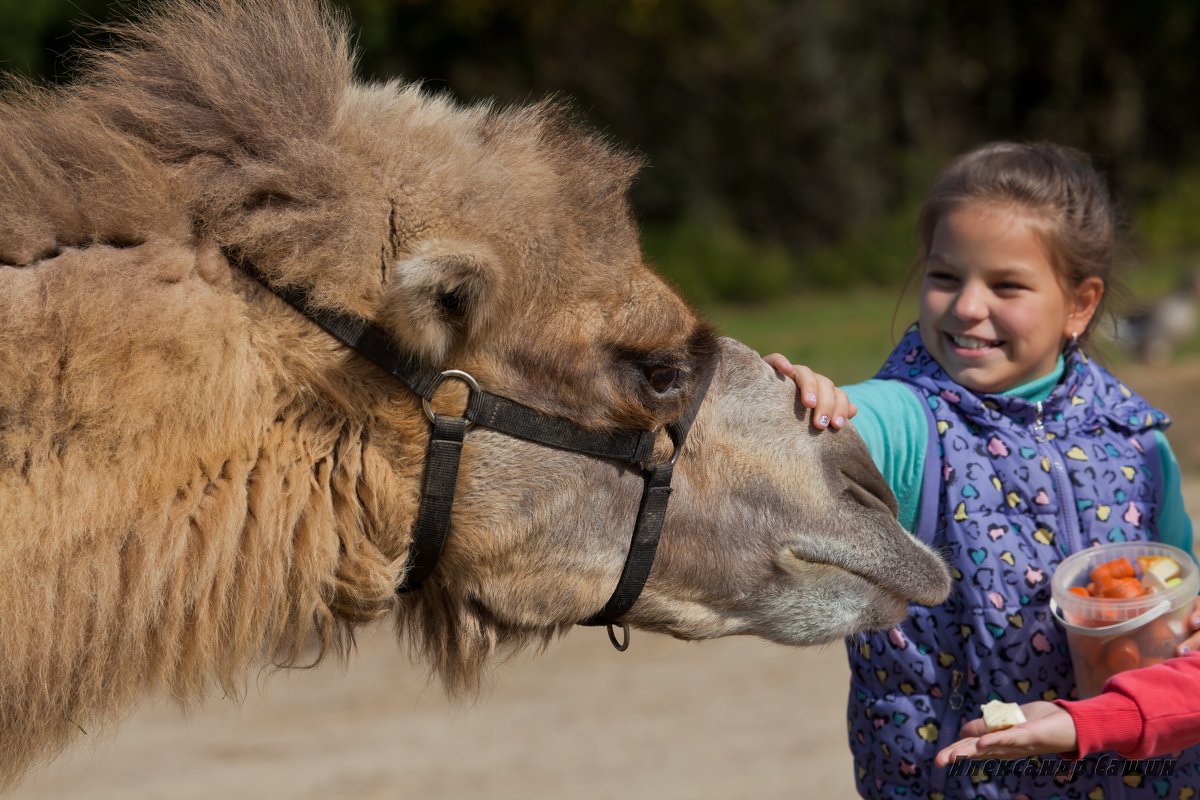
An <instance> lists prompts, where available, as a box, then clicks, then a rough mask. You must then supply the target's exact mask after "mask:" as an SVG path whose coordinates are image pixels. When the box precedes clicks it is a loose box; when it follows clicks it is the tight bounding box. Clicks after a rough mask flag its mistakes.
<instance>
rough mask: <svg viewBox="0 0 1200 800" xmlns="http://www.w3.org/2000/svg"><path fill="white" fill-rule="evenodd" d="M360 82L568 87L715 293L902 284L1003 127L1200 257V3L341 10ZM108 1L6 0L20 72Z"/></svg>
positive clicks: (1151, 250) (562, 1)
mask: <svg viewBox="0 0 1200 800" xmlns="http://www.w3.org/2000/svg"><path fill="white" fill-rule="evenodd" d="M341 5H343V6H344V7H345V8H346V9H347V10H348V12H349V13H350V15H351V16H352V17H353V18H354V19H355V20H356V21H357V23H358V45H359V47H360V50H361V72H362V74H363V75H364V76H367V77H373V78H384V77H393V76H397V75H399V76H402V77H405V78H408V79H422V80H424V81H426V83H427V85H428V87H429V88H430V89H431V90H432V91H447V92H451V93H453V94H454V95H455V96H457V97H459V98H462V99H463V100H464V101H476V100H480V99H484V98H496V99H498V100H499V101H500V102H502V103H522V102H528V101H530V100H535V99H538V98H540V97H543V96H545V95H547V94H551V93H556V94H562V95H566V96H569V97H572V98H574V101H575V104H576V106H577V108H578V109H579V110H580V112H581V113H582V114H583V115H584V116H585V117H587V118H588V119H589V120H590V121H591V122H592V123H593V124H594V125H595V126H597V127H598V128H599V129H601V130H603V131H604V132H606V133H607V134H608V135H609V136H611V137H612V138H613V139H614V140H616V141H618V142H621V143H623V144H626V145H628V146H632V147H636V148H638V149H639V150H641V151H642V152H643V153H644V154H645V155H646V156H647V159H648V162H649V165H650V166H649V168H648V169H647V170H646V171H645V172H644V173H643V175H642V177H641V179H640V180H639V182H638V183H637V185H636V186H635V188H634V192H633V202H634V205H635V207H636V210H637V213H638V215H639V218H640V219H641V220H642V222H643V223H644V225H645V227H646V230H647V240H646V242H647V250H648V252H649V254H650V256H651V257H652V258H653V259H654V260H655V261H657V262H658V263H659V264H660V265H661V267H662V268H663V270H664V271H665V272H666V273H667V274H668V275H670V276H671V277H672V278H673V279H674V280H675V281H677V282H678V283H679V284H681V286H682V287H683V288H684V290H685V291H686V292H688V293H689V294H690V295H691V296H692V297H694V298H696V299H698V300H702V301H705V300H708V299H711V298H717V297H722V298H731V299H739V300H753V299H757V298H764V297H770V296H775V295H777V294H779V293H787V292H791V291H794V290H795V289H797V288H799V287H802V286H803V287H811V286H814V285H816V286H826V287H844V286H853V285H859V284H864V283H865V284H871V285H879V284H884V285H892V286H895V285H898V284H899V283H900V282H902V280H903V278H904V276H905V274H906V273H907V271H908V268H909V265H910V262H911V253H912V248H911V233H910V229H911V225H912V222H913V218H914V216H915V209H916V207H917V205H918V204H919V200H920V196H921V193H922V192H923V190H924V187H925V186H926V184H927V183H928V181H929V180H930V178H931V177H932V175H933V173H934V172H935V171H936V170H937V168H938V167H939V166H940V165H941V164H942V163H943V162H944V161H945V160H946V159H947V158H949V157H950V156H951V155H953V154H955V153H957V152H960V151H962V150H963V149H966V148H968V147H970V146H973V145H974V144H977V143H979V142H982V141H986V140H990V139H996V138H1019V139H1031V140H1038V139H1052V140H1055V141H1061V142H1064V143H1068V144H1071V145H1074V146H1076V147H1079V148H1081V149H1083V150H1085V151H1088V152H1090V153H1093V154H1094V155H1095V157H1096V160H1097V163H1098V164H1099V165H1100V166H1101V168H1102V169H1103V170H1105V172H1106V173H1107V174H1108V175H1109V176H1110V178H1111V180H1112V183H1113V186H1114V188H1115V190H1116V191H1117V194H1118V195H1119V196H1120V197H1121V198H1122V199H1123V200H1124V202H1125V204H1126V206H1127V207H1129V208H1130V209H1132V211H1133V213H1132V215H1131V216H1132V218H1133V219H1134V220H1135V222H1136V224H1137V227H1136V228H1135V231H1134V232H1135V234H1136V237H1135V241H1134V244H1135V245H1136V246H1137V247H1138V248H1139V250H1140V252H1144V253H1148V254H1152V255H1154V256H1155V257H1163V256H1164V255H1165V254H1168V253H1177V252H1180V251H1184V250H1200V233H1198V232H1197V231H1198V229H1197V226H1195V225H1194V224H1192V220H1194V219H1196V218H1197V217H1196V212H1197V211H1200V167H1197V165H1196V164H1194V163H1189V162H1188V159H1189V157H1192V158H1194V156H1193V155H1192V154H1194V153H1196V152H1198V151H1200V150H1198V146H1200V125H1197V122H1196V117H1195V112H1194V107H1195V98H1196V97H1198V96H1200V71H1197V70H1196V69H1195V68H1194V62H1195V52H1196V43H1197V41H1198V40H1200V5H1197V4H1195V3H1194V2H1192V0H1144V2H1140V3H1135V4H1131V3H1127V2H1119V1H1118V0H1064V2H1061V3H1042V2H1037V0H1014V2H1009V3H928V2H923V0H876V2H873V3H845V2H843V1H842V0H799V1H798V2H796V1H793V0H689V1H688V2H678V1H677V0H590V1H589V2H577V1H576V0H543V1H542V2H537V3H530V2H527V0H342V2H341ZM128 13H136V9H132V8H131V7H130V6H127V5H126V6H121V5H114V4H111V3H106V2H103V1H102V0H0V19H3V20H4V22H5V24H4V26H3V30H0V62H6V65H7V66H8V67H9V68H10V69H12V70H14V71H17V72H23V73H27V74H32V75H37V76H45V77H48V78H50V79H55V80H61V79H67V78H69V75H70V62H69V60H68V59H66V58H64V54H65V53H66V52H67V51H68V49H69V48H70V47H71V46H73V45H74V44H76V43H77V42H78V41H79V40H80V39H81V38H87V37H89V36H91V37H93V38H94V37H95V34H88V33H87V32H86V30H84V31H81V30H80V27H79V26H80V22H85V23H86V21H87V20H96V21H103V20H105V19H108V18H111V17H112V16H114V15H122V14H128Z"/></svg>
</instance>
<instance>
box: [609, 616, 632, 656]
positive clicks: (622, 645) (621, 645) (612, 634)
mask: <svg viewBox="0 0 1200 800" xmlns="http://www.w3.org/2000/svg"><path fill="white" fill-rule="evenodd" d="M621 630H623V631H624V632H625V637H624V638H625V641H623V642H622V641H619V640H618V639H617V632H616V631H614V630H613V623H611V622H610V623H608V640H609V641H610V642H612V646H613V647H615V648H617V652H618V653H624V652H625V651H626V650H628V649H629V626H628V625H626V624H625V623H621Z"/></svg>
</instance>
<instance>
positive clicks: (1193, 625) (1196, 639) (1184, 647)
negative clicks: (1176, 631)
mask: <svg viewBox="0 0 1200 800" xmlns="http://www.w3.org/2000/svg"><path fill="white" fill-rule="evenodd" d="M1187 624H1188V638H1186V639H1184V640H1183V641H1182V642H1180V643H1179V646H1178V647H1176V648H1175V653H1176V655H1183V654H1184V653H1192V652H1195V651H1197V650H1200V597H1194V598H1192V613H1191V614H1190V615H1189V616H1188V619H1187Z"/></svg>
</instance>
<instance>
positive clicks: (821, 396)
mask: <svg viewBox="0 0 1200 800" xmlns="http://www.w3.org/2000/svg"><path fill="white" fill-rule="evenodd" d="M810 372H811V370H810ZM811 374H812V376H813V386H814V389H813V391H815V393H816V395H817V402H816V405H814V406H813V413H812V424H813V427H815V428H819V429H820V430H825V429H826V428H828V427H830V426H833V427H835V428H840V427H841V426H842V425H845V424H846V409H845V405H844V403H843V404H842V405H840V406H839V402H838V394H839V393H840V394H841V395H842V397H843V398H844V397H845V395H846V393H845V392H843V391H842V390H841V389H839V388H837V387H836V386H834V385H833V381H831V380H829V378H826V377H825V376H824V375H817V374H816V373H815V372H811ZM844 402H845V403H848V402H849V399H846V400H845V401H844ZM838 418H840V419H841V424H839V425H833V423H834V420H835V419H838Z"/></svg>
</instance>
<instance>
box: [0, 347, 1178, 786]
mask: <svg viewBox="0 0 1200 800" xmlns="http://www.w3.org/2000/svg"><path fill="white" fill-rule="evenodd" d="M1122 372H1123V375H1124V376H1125V377H1126V379H1127V380H1128V381H1129V383H1130V384H1131V385H1133V386H1134V387H1135V388H1137V389H1139V390H1140V391H1142V392H1144V393H1145V394H1146V395H1147V396H1149V397H1150V399H1151V400H1153V401H1154V402H1156V403H1158V404H1159V405H1161V406H1162V407H1163V408H1165V409H1166V410H1167V411H1168V412H1169V413H1171V414H1172V415H1173V416H1174V417H1175V418H1176V426H1175V428H1174V429H1173V430H1172V431H1171V441H1172V444H1173V447H1174V449H1175V451H1176V453H1177V454H1178V456H1179V459H1180V462H1181V464H1182V465H1183V469H1184V476H1185V499H1186V501H1187V504H1188V507H1189V509H1190V510H1191V511H1192V513H1193V516H1195V515H1196V514H1197V513H1200V407H1197V403H1196V400H1195V398H1197V397H1200V361H1196V362H1188V363H1185V364H1181V365H1177V366H1174V367H1171V368H1168V369H1162V370H1157V371H1156V370H1149V369H1144V368H1143V369H1127V370H1123V371H1122ZM847 680H848V670H847V667H846V663H845V656H844V652H843V649H842V647H841V645H840V644H835V645H831V646H828V647H825V648H821V649H813V650H792V649H788V648H783V647H779V646H775V645H770V644H766V643H763V642H761V641H758V640H752V639H728V640H721V641H714V642H704V643H691V644H689V643H683V642H677V641H674V640H671V639H667V638H665V637H657V636H651V635H647V634H639V633H638V632H636V631H635V632H634V635H633V642H632V646H631V647H630V650H629V651H628V652H627V653H623V654H622V653H617V652H616V651H614V650H613V649H612V647H611V646H610V645H609V643H608V640H607V638H606V636H605V634H604V632H603V630H602V629H586V628H579V629H576V630H575V631H574V632H573V633H571V634H570V635H568V636H567V637H566V638H565V639H563V640H562V641H560V642H557V643H555V644H554V645H552V646H551V647H550V649H549V650H548V651H547V652H546V653H543V654H541V655H538V656H522V657H520V658H517V659H514V660H513V661H511V662H509V663H507V664H505V665H503V666H501V667H500V668H499V669H498V670H497V671H496V672H495V674H494V677H493V680H492V682H491V685H490V686H489V688H488V689H487V690H486V691H485V692H484V694H483V695H482V696H481V697H480V698H479V700H478V701H476V702H473V703H467V704H463V703H457V704H456V703H451V702H449V701H447V700H446V699H445V697H444V696H443V695H442V693H441V689H440V688H439V687H438V686H436V685H431V684H428V683H427V681H426V679H425V672H424V669H423V667H421V666H420V665H417V664H413V663H411V662H409V661H408V660H407V659H406V657H405V656H404V655H403V653H402V652H401V651H400V649H399V648H398V646H397V645H396V644H395V642H394V640H393V637H392V636H391V633H390V630H388V629H387V628H386V627H381V628H377V629H371V630H369V631H366V632H364V634H363V635H362V636H361V637H360V642H359V651H358V653H357V654H356V655H355V657H354V658H353V659H352V661H351V663H350V665H349V666H348V667H347V668H346V669H344V670H343V669H341V668H339V667H338V666H337V665H334V664H330V665H327V666H323V667H321V668H319V669H315V670H308V671H293V672H289V673H277V674H270V673H265V672H264V673H262V674H260V675H258V676H256V677H255V678H254V679H253V680H252V683H251V686H250V688H249V690H248V692H247V696H246V698H245V700H244V702H242V703H241V704H237V703H235V702H233V701H229V700H226V701H222V700H220V699H217V698H214V699H212V700H211V701H209V702H208V703H207V704H206V705H204V706H203V707H201V708H198V709H194V710H192V711H190V712H188V713H186V714H185V713H184V712H181V711H180V710H179V709H178V708H177V707H175V706H173V705H171V704H170V703H167V702H165V701H152V702H148V703H147V704H146V705H144V706H143V707H142V708H141V709H139V710H138V711H137V712H136V713H135V714H134V715H133V716H132V717H131V718H130V719H129V720H127V721H126V723H125V724H124V725H122V726H120V727H119V729H118V730H117V731H116V733H115V734H103V733H101V732H95V731H93V732H92V733H91V734H90V735H89V736H88V737H83V742H82V743H81V744H78V745H76V746H75V747H74V748H73V749H72V750H70V751H69V752H68V754H67V755H66V756H64V757H62V758H60V759H59V760H57V761H56V762H54V763H52V764H51V765H49V766H47V767H44V768H42V769H40V770H38V771H37V772H35V773H34V774H33V775H32V776H31V778H30V779H29V780H28V781H27V782H25V783H24V784H23V785H22V786H21V787H20V788H19V789H18V790H16V791H14V792H12V793H10V795H6V797H13V798H29V799H30V800H34V799H35V798H36V799H39V800H42V799H44V800H50V799H51V798H53V800H61V799H63V798H72V799H73V798H80V800H84V799H90V798H94V799H95V800H99V799H100V798H121V800H200V799H201V798H204V799H206V800H207V798H247V799H248V798H281V799H283V798H286V799H287V800H302V799H305V798H342V797H353V798H361V799H362V800H372V799H373V798H409V797H412V798H416V797H420V798H429V799H430V800H440V799H441V798H455V799H456V800H471V799H472V798H566V797H570V798H579V799H581V800H587V799H588V798H611V797H617V796H621V797H624V798H631V799H634V800H636V799H637V798H655V799H656V800H667V799H670V798H681V799H682V798H687V799H688V800H703V799H705V798H714V799H715V798H758V799H762V800H766V799H767V798H789V800H795V799H797V798H801V799H807V798H822V799H824V798H830V799H836V798H850V797H853V796H854V790H853V781H852V776H851V761H850V756H849V751H848V749H847V746H846V743H845V727H846V726H845V717H844V703H845V693H846V685H847Z"/></svg>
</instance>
